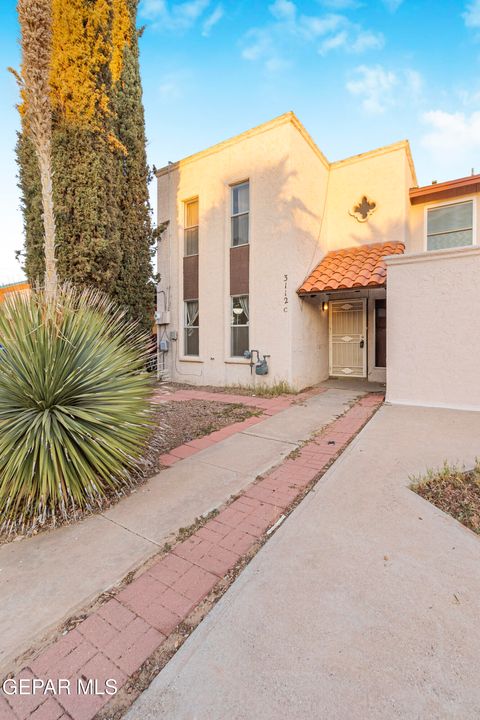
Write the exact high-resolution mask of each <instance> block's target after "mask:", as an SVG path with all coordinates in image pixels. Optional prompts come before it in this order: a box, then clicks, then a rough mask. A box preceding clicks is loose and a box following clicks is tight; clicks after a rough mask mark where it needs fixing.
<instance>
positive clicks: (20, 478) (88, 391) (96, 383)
mask: <svg viewBox="0 0 480 720" xmlns="http://www.w3.org/2000/svg"><path fill="white" fill-rule="evenodd" d="M147 343H148V340H147V338H146V336H144V335H142V334H141V333H140V332H139V331H138V330H137V328H136V326H135V325H132V324H127V323H126V321H125V318H124V314H123V312H122V311H119V310H118V309H116V308H115V306H113V305H112V304H111V302H110V301H108V300H107V299H106V298H105V297H104V296H103V295H101V294H100V293H98V292H97V291H91V290H90V291H84V292H82V293H78V292H76V291H74V290H73V289H71V288H68V287H63V288H61V289H60V290H59V292H58V295H57V297H56V299H55V301H53V303H52V301H50V303H49V302H48V300H47V299H46V298H45V295H44V293H42V292H38V293H34V292H32V293H29V294H28V295H21V294H16V295H14V294H12V295H11V296H10V297H8V298H7V299H6V300H5V301H4V302H3V303H2V304H0V344H1V345H2V346H3V349H0V526H1V528H2V529H3V531H7V532H9V531H12V530H19V529H22V530H25V529H28V528H32V527H35V526H36V525H41V524H44V523H45V522H47V521H52V520H55V519H56V518H60V517H61V518H67V517H69V516H72V515H74V514H75V513H76V512H77V511H79V510H84V509H88V508H90V507H92V506H95V505H98V504H99V503H100V502H101V500H102V499H103V498H104V497H105V495H109V494H111V493H112V492H115V491H118V490H119V489H121V488H122V487H124V486H125V485H127V484H128V483H129V477H130V473H131V470H132V468H133V467H134V466H135V464H136V463H137V462H138V460H139V458H140V456H141V455H142V451H143V449H144V447H145V444H146V441H147V438H148V435H149V433H150V429H151V414H150V404H149V400H148V398H149V395H150V392H151V386H150V381H149V378H148V376H147V375H146V373H145V372H144V371H143V367H144V362H145V357H146V353H147V351H148V344H147Z"/></svg>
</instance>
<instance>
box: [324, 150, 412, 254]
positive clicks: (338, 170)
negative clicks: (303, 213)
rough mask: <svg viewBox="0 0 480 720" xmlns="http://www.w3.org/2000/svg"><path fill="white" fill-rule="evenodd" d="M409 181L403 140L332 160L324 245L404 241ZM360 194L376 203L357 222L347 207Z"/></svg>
mask: <svg viewBox="0 0 480 720" xmlns="http://www.w3.org/2000/svg"><path fill="white" fill-rule="evenodd" d="M411 185H412V172H411V169H410V165H409V163H408V155H407V145H406V143H405V142H402V143H398V144H397V145H395V146H392V147H389V148H381V149H379V150H377V151H374V152H372V153H366V154H364V155H358V156H356V157H354V158H350V159H347V160H343V161H340V162H337V163H333V164H332V166H331V172H330V182H329V191H328V205H327V215H326V222H325V234H326V241H327V244H328V248H329V249H330V250H336V249H339V248H345V247H353V246H356V245H364V244H365V243H373V242H385V241H387V240H389V241H401V242H405V241H406V238H407V213H408V205H407V199H408V189H409V187H411ZM364 195H365V196H366V197H367V198H368V200H369V201H374V202H375V203H376V208H375V210H374V212H373V213H372V214H371V215H370V217H369V218H368V220H367V222H359V221H358V220H357V219H356V218H354V217H352V216H351V215H350V214H349V211H352V210H353V207H354V205H356V204H357V203H358V202H360V201H361V199H362V197H363V196H364Z"/></svg>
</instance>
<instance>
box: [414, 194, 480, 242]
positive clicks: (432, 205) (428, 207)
mask: <svg viewBox="0 0 480 720" xmlns="http://www.w3.org/2000/svg"><path fill="white" fill-rule="evenodd" d="M470 201H472V216H473V217H472V243H471V244H470V245H458V246H456V247H455V248H443V249H444V250H462V249H463V248H471V247H475V246H477V245H478V242H477V198H476V196H475V195H466V196H464V197H458V198H455V199H454V200H445V201H444V202H437V203H430V204H428V205H426V206H425V207H424V209H423V249H424V252H428V253H431V252H437V251H436V250H429V249H428V211H429V210H434V209H435V208H439V207H445V206H446V205H459V204H460V203H463V202H470Z"/></svg>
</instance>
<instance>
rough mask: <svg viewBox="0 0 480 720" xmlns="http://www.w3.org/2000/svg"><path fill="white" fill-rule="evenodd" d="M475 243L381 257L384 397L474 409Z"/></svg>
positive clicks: (478, 298)
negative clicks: (384, 271) (384, 261)
mask: <svg viewBox="0 0 480 720" xmlns="http://www.w3.org/2000/svg"><path fill="white" fill-rule="evenodd" d="M479 277H480V248H478V247H476V248H469V249H461V250H442V251H436V252H429V253H423V254H420V255H412V256H410V257H408V256H404V257H401V256H400V257H398V256H397V257H395V258H391V259H390V260H389V261H388V288H387V305H388V323H387V401H388V402H391V403H401V404H412V405H427V406H439V407H452V408H463V409H471V410H480V382H479V379H478V378H479V370H478V368H479V358H480V294H479Z"/></svg>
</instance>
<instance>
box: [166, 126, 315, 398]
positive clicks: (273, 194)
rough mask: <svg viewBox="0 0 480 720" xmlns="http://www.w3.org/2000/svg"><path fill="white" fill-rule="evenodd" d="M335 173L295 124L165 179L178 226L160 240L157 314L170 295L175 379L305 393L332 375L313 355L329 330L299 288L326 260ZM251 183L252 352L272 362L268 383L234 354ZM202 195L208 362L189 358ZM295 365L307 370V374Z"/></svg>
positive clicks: (249, 138)
mask: <svg viewBox="0 0 480 720" xmlns="http://www.w3.org/2000/svg"><path fill="white" fill-rule="evenodd" d="M327 175H328V168H327V165H326V162H325V160H324V159H323V158H322V157H321V155H320V153H318V152H315V151H314V149H313V148H312V146H311V145H310V144H309V142H308V138H305V137H302V135H301V134H300V132H299V130H298V129H297V128H296V127H295V126H294V124H292V122H290V121H289V120H288V119H287V120H283V121H281V122H279V123H278V124H276V125H275V124H274V125H273V126H272V125H270V126H269V129H268V132H261V133H258V132H253V133H251V134H248V133H247V134H245V135H244V136H242V137H241V138H240V139H238V140H237V141H236V142H234V143H232V144H228V143H227V144H226V145H224V146H220V147H219V148H218V149H216V150H215V149H214V151H213V152H207V153H204V154H201V155H200V156H196V157H194V158H192V159H191V160H188V159H187V160H186V161H183V162H180V163H179V164H177V165H175V166H173V167H172V168H171V170H170V171H169V172H165V173H163V174H161V175H160V176H159V177H158V208H159V211H158V218H159V222H163V221H164V220H168V219H169V220H170V224H169V227H168V229H167V231H166V232H165V234H164V236H163V238H162V240H161V242H160V243H159V253H158V270H159V273H160V275H161V280H160V284H159V289H160V293H159V309H163V307H162V303H163V301H164V298H166V299H167V300H166V307H165V309H167V310H169V311H170V324H169V326H168V327H167V328H164V330H165V329H166V330H167V332H170V331H171V330H177V332H178V340H177V341H176V342H175V341H174V342H173V343H171V350H170V352H169V353H168V355H167V356H166V361H167V368H168V370H169V373H170V377H171V378H172V379H174V380H177V381H180V380H181V381H184V382H189V383H193V384H215V385H229V384H244V385H246V384H250V383H252V382H254V381H255V382H256V383H267V384H272V383H275V382H278V381H280V380H285V381H287V382H288V383H290V384H292V385H294V386H297V387H298V386H301V387H303V386H305V385H307V384H311V383H313V382H318V381H319V380H321V379H323V377H325V373H326V370H325V363H324V359H323V356H322V355H321V353H320V352H318V363H317V360H316V358H315V351H316V350H318V351H320V348H321V347H322V345H324V344H325V338H323V335H324V333H325V329H324V328H323V326H322V325H321V324H319V325H318V324H316V323H315V318H316V317H317V312H316V311H315V310H313V309H312V308H307V309H306V310H305V309H303V308H302V302H301V300H300V299H299V298H298V296H297V294H296V290H297V288H298V286H299V285H300V283H301V282H302V281H303V279H304V277H305V274H306V273H307V271H308V270H309V261H310V259H311V258H313V257H318V253H317V251H316V245H317V243H318V242H319V239H318V227H319V224H320V220H321V208H322V193H323V194H324V193H325V192H326V186H327ZM245 179H249V181H250V347H251V348H255V349H258V350H259V351H260V352H261V354H269V355H270V356H271V357H270V359H269V365H270V373H269V375H268V376H266V377H265V378H261V377H256V376H255V375H254V374H253V375H252V374H251V372H250V365H249V363H248V361H244V360H241V359H232V358H230V326H229V321H230V295H229V252H230V185H231V184H233V183H236V182H238V181H241V180H245ZM197 195H198V196H199V213H200V220H199V222H200V233H199V234H200V238H199V283H200V290H199V304H200V356H199V358H198V360H195V361H192V359H187V358H185V357H184V356H183V299H182V257H183V203H184V201H185V200H187V199H189V198H191V197H194V196H197ZM285 298H286V299H287V300H288V302H285ZM305 316H307V317H308V318H309V321H308V323H304V322H303V321H302V318H304V317H305ZM299 346H301V353H299V354H297V352H296V348H297V349H298V347H299ZM305 355H308V362H306V361H305ZM293 357H295V358H296V359H295V361H294V360H293ZM302 358H303V360H302ZM294 362H295V363H296V364H297V365H298V364H300V365H302V368H301V370H300V371H298V370H294V369H293V365H294ZM327 373H328V370H327Z"/></svg>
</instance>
